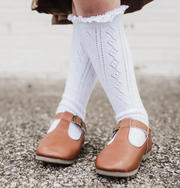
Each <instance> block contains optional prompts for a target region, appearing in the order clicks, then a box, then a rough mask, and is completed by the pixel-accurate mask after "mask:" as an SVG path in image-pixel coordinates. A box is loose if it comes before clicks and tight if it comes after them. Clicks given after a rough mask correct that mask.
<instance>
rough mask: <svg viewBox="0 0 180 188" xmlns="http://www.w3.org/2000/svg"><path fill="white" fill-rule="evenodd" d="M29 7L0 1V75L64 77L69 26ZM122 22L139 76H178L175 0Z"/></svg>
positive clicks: (179, 26) (179, 25) (19, 0)
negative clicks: (60, 23) (57, 23)
mask: <svg viewBox="0 0 180 188" xmlns="http://www.w3.org/2000/svg"><path fill="white" fill-rule="evenodd" d="M30 6H31V0H16V1H15V0H7V1H4V0H0V76H1V77H9V76H12V75H13V76H18V77H26V76H28V77H29V76H34V77H48V76H49V77H58V78H64V77H66V74H67V63H68V54H69V48H70V43H71V34H72V26H71V25H67V26H59V25H58V26H52V25H51V15H46V14H39V13H37V12H36V11H31V9H30ZM124 23H125V28H126V32H127V36H128V39H129V43H130V46H131V49H132V54H133V59H134V65H135V67H136V69H137V70H138V71H139V72H140V73H148V74H157V75H162V74H164V75H175V76H177V75H180V61H179V59H180V1H179V0H173V1H169V0H155V1H154V2H152V3H150V4H149V5H147V6H145V7H144V8H143V10H141V11H139V12H136V13H133V14H129V15H125V16H124Z"/></svg>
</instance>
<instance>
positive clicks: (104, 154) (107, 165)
mask: <svg viewBox="0 0 180 188" xmlns="http://www.w3.org/2000/svg"><path fill="white" fill-rule="evenodd" d="M118 126H119V124H117V125H116V127H115V129H116V130H115V131H117V133H116V135H115V138H114V140H113V142H112V143H111V144H109V145H107V146H106V147H105V148H104V149H103V150H102V151H101V152H100V153H99V155H98V156H97V158H96V162H95V166H96V169H99V170H104V171H111V172H124V173H127V172H132V171H135V170H137V169H138V167H139V164H140V162H141V160H142V158H143V155H145V154H146V153H148V152H149V151H151V149H152V139H151V129H150V128H148V127H147V126H146V125H145V124H143V123H141V122H139V121H136V120H132V119H124V120H122V121H121V122H120V127H119V128H118ZM131 126H132V127H137V128H140V129H142V130H143V131H145V132H146V133H147V135H148V139H147V140H146V142H145V143H144V144H143V145H142V146H141V147H136V146H134V145H132V144H131V143H130V142H129V139H128V136H129V131H130V127H131Z"/></svg>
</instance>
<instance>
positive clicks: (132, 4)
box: [31, 0, 153, 24]
mask: <svg viewBox="0 0 180 188" xmlns="http://www.w3.org/2000/svg"><path fill="white" fill-rule="evenodd" d="M151 1H153V0H121V5H128V6H129V8H128V9H127V10H126V12H125V13H131V12H135V11H137V10H140V9H142V7H143V6H144V5H146V4H147V3H150V2H151ZM31 9H32V10H37V11H38V12H39V13H47V14H53V18H52V24H71V23H72V22H70V21H68V20H67V16H68V14H70V13H72V0H66V1H64V0H51V1H50V0H32V4H31Z"/></svg>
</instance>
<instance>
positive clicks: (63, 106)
mask: <svg viewBox="0 0 180 188" xmlns="http://www.w3.org/2000/svg"><path fill="white" fill-rule="evenodd" d="M95 81H96V73H95V71H94V68H93V66H92V64H91V61H90V58H89V57H88V54H87V52H86V49H85V46H84V42H83V40H82V36H81V32H80V30H79V24H78V23H74V24H73V38H72V44H71V52H70V59H69V69H68V77H67V81H66V86H65V91H64V94H63V96H62V100H61V102H60V103H59V106H58V108H57V110H56V113H59V112H64V111H68V112H70V113H72V114H74V115H77V116H79V117H80V118H82V119H83V120H84V119H85V112H86V106H87V103H88V100H89V97H90V94H91V92H92V89H93V87H94V85H95ZM58 123H59V121H58V120H55V121H54V122H53V123H52V125H51V127H50V129H49V131H48V132H51V131H52V130H54V128H55V127H56V126H57V124H58ZM72 124H73V123H71V126H70V128H72ZM72 129H73V128H72ZM73 130H74V129H73ZM72 132H73V131H72ZM75 137H76V136H75Z"/></svg>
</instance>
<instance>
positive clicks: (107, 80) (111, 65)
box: [80, 11, 148, 125]
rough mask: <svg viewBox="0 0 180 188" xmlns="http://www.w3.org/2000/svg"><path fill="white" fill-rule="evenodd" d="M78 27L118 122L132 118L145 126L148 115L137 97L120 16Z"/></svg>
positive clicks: (82, 24) (129, 54) (132, 69)
mask: <svg viewBox="0 0 180 188" xmlns="http://www.w3.org/2000/svg"><path fill="white" fill-rule="evenodd" d="M112 12H113V11H112ZM112 17H113V16H112ZM80 26H81V30H82V35H83V39H84V43H85V46H86V50H87V52H88V55H89V57H90V59H91V62H92V64H93V67H94V69H95V71H96V73H97V76H98V78H99V80H100V82H101V84H102V86H103V88H104V90H105V92H106V94H107V96H108V98H109V100H110V103H111V104H112V107H113V109H114V111H115V113H116V119H117V121H118V122H119V121H121V120H123V119H126V118H133V119H136V120H138V121H141V122H143V123H145V124H146V125H148V115H147V113H146V110H145V109H144V106H143V104H142V101H141V98H140V96H139V92H138V88H137V83H136V79H135V73H134V67H133V63H132V58H131V53H130V49H129V45H128V42H127V39H126V36H125V31H124V26H123V23H122V14H121V13H119V14H118V15H117V14H115V16H114V18H113V20H111V19H110V20H109V21H108V22H105V23H100V24H99V23H98V22H92V23H83V22H81V24H80Z"/></svg>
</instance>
